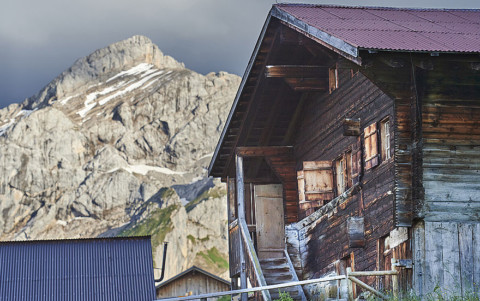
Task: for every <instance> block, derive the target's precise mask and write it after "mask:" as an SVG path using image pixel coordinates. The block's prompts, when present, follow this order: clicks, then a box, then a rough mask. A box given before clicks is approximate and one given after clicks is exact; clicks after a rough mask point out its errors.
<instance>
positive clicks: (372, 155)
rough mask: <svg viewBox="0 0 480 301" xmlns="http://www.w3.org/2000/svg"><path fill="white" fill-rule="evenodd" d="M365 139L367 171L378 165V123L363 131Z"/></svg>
mask: <svg viewBox="0 0 480 301" xmlns="http://www.w3.org/2000/svg"><path fill="white" fill-rule="evenodd" d="M363 136H364V139H365V170H369V169H371V168H373V167H375V166H377V165H378V163H379V159H378V138H377V137H378V133H377V123H372V124H370V125H369V126H367V127H366V128H365V129H364V130H363Z"/></svg>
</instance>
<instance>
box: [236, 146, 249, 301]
mask: <svg viewBox="0 0 480 301" xmlns="http://www.w3.org/2000/svg"><path fill="white" fill-rule="evenodd" d="M235 157H236V174H237V213H238V220H239V221H240V222H241V221H245V191H244V189H245V186H244V181H243V177H244V175H243V158H242V157H240V156H238V155H236V156H235ZM241 231H242V229H239V231H238V235H239V236H240V239H239V247H240V265H241V267H240V288H241V289H245V288H247V271H246V262H245V253H244V246H243V245H244V243H243V237H242V233H241ZM247 299H248V294H247V293H242V298H241V301H247Z"/></svg>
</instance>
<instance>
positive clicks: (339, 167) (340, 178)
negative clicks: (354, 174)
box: [335, 156, 346, 195]
mask: <svg viewBox="0 0 480 301" xmlns="http://www.w3.org/2000/svg"><path fill="white" fill-rule="evenodd" d="M345 165H346V164H345V157H343V156H342V157H341V158H339V159H337V160H335V180H336V182H337V195H340V194H341V193H343V192H344V191H345V186H346V185H345Z"/></svg>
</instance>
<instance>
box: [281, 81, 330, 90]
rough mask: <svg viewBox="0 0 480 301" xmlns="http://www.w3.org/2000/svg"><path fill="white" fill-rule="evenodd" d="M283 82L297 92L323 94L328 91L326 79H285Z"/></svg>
mask: <svg viewBox="0 0 480 301" xmlns="http://www.w3.org/2000/svg"><path fill="white" fill-rule="evenodd" d="M285 82H286V83H287V84H288V85H289V86H290V87H291V88H292V89H293V90H294V91H297V92H324V91H327V90H328V78H325V79H321V78H285Z"/></svg>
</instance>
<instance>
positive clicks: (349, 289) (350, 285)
mask: <svg viewBox="0 0 480 301" xmlns="http://www.w3.org/2000/svg"><path fill="white" fill-rule="evenodd" d="M351 271H352V268H351V267H348V268H347V279H346V280H347V294H348V296H347V299H348V301H353V283H352V281H351V280H350V278H348V274H350V272H351Z"/></svg>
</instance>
